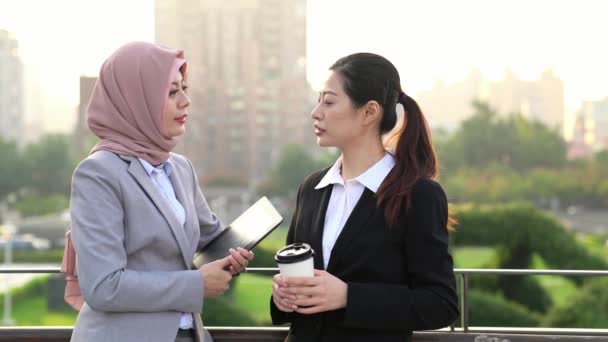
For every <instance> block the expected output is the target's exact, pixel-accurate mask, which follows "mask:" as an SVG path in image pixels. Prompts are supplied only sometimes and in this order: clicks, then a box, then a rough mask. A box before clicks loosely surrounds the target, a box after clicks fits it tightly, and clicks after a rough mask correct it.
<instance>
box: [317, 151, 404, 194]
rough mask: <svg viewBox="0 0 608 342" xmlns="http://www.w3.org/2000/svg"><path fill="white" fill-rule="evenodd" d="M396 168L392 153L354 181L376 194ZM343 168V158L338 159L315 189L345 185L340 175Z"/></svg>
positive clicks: (387, 154)
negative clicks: (331, 185) (332, 185)
mask: <svg viewBox="0 0 608 342" xmlns="http://www.w3.org/2000/svg"><path fill="white" fill-rule="evenodd" d="M394 166H395V157H393V155H392V154H391V153H386V154H385V155H384V157H382V159H380V160H379V161H377V162H376V163H375V164H374V165H372V167H370V168H369V169H367V170H366V171H365V172H363V173H362V174H360V175H359V176H358V177H356V178H355V179H354V180H356V181H357V182H359V183H361V184H362V185H363V186H365V187H366V188H368V189H370V190H371V191H373V192H374V193H375V192H377V191H378V188H380V184H382V182H383V181H384V178H386V176H387V175H388V173H389V172H390V171H391V170H392V169H393V167H394ZM341 167H342V157H340V158H338V160H336V162H335V163H334V165H333V166H332V167H331V168H330V169H329V170H328V171H327V173H326V174H325V176H323V178H322V179H321V181H320V182H319V184H317V186H316V187H315V189H322V188H324V187H326V186H328V185H330V184H342V185H343V184H344V178H342V175H341V174H340V169H341Z"/></svg>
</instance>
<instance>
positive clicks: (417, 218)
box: [270, 169, 458, 342]
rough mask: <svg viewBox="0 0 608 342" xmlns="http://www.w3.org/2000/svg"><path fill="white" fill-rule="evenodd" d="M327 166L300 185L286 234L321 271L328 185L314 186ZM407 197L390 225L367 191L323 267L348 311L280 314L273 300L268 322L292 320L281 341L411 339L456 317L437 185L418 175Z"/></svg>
mask: <svg viewBox="0 0 608 342" xmlns="http://www.w3.org/2000/svg"><path fill="white" fill-rule="evenodd" d="M328 170H329V169H325V170H322V171H319V172H316V173H314V174H312V175H310V176H308V177H307V178H306V179H305V180H304V182H303V183H302V185H301V186H300V190H299V192H298V198H297V204H296V211H295V213H294V216H293V219H292V221H291V226H290V228H289V233H288V234H287V244H291V243H294V242H306V243H308V244H310V245H311V246H312V248H313V249H314V251H315V253H316V254H315V258H314V263H315V268H316V269H323V255H322V253H323V249H322V248H321V245H322V241H323V238H322V237H323V226H324V224H325V213H326V211H327V206H328V204H329V198H330V196H331V192H332V189H333V185H329V186H327V187H325V188H322V189H318V190H315V186H316V185H317V184H318V183H319V182H320V180H321V179H322V178H323V176H324V175H325V174H326V173H327V171H328ZM411 199H412V202H411V204H412V206H411V209H410V210H408V211H407V213H405V215H402V218H401V219H400V221H399V223H398V224H397V225H396V226H394V227H392V228H390V229H389V228H388V226H387V224H386V222H385V219H384V210H383V209H382V208H378V207H377V206H376V196H375V194H374V192H373V191H371V190H369V189H367V188H366V189H365V191H364V192H363V194H362V195H361V198H360V200H359V202H358V203H357V204H356V206H355V208H354V209H353V212H352V214H351V215H350V217H349V218H348V220H347V221H346V224H345V225H344V228H343V230H342V232H341V233H340V235H339V237H338V239H337V240H336V243H335V245H334V247H333V250H332V252H331V257H330V260H329V264H328V266H327V272H329V273H331V274H333V275H334V276H336V277H338V278H340V279H341V280H342V281H344V282H346V283H347V284H348V296H347V305H346V308H345V309H341V310H335V311H328V312H323V313H319V314H313V315H303V314H298V313H285V312H282V311H280V310H279V309H278V308H277V307H276V306H275V305H274V303H273V301H272V299H271V300H270V309H271V316H272V322H273V324H284V323H288V322H291V328H290V330H289V335H288V337H287V339H286V341H290V342H293V341H297V342H302V341H379V342H380V341H410V340H411V336H412V331H413V330H426V329H438V328H442V327H445V326H448V325H450V324H451V323H452V322H453V321H454V320H455V319H456V317H457V316H458V305H457V295H456V281H455V278H454V269H453V264H452V257H451V256H450V254H449V253H448V232H447V218H448V216H447V215H448V208H447V199H446V195H445V193H444V192H443V189H442V188H441V186H440V185H439V184H438V183H437V182H435V181H433V180H431V179H428V178H423V179H420V180H419V181H418V182H417V183H416V184H415V186H414V188H413V190H412V197H411Z"/></svg>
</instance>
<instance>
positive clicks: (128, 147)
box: [87, 42, 186, 165]
mask: <svg viewBox="0 0 608 342" xmlns="http://www.w3.org/2000/svg"><path fill="white" fill-rule="evenodd" d="M178 70H179V71H180V72H181V73H182V77H183V78H184V80H185V79H186V61H185V60H184V53H183V51H181V50H174V49H169V48H165V47H160V46H158V45H154V44H151V43H146V42H133V43H129V44H126V45H124V46H122V47H121V48H119V49H118V50H116V52H114V53H113V54H112V55H111V56H110V57H109V58H108V59H107V60H106V61H105V62H104V64H103V66H102V67H101V71H100V72H99V79H98V80H97V83H96V84H95V89H93V94H92V96H91V101H90V102H89V107H88V110H87V116H88V125H89V129H90V130H91V131H92V132H93V133H94V134H95V135H96V136H98V137H99V138H100V139H101V141H100V142H99V143H98V144H97V145H95V147H93V150H91V153H93V152H95V151H98V150H107V151H112V152H115V153H119V154H124V155H129V156H134V157H139V158H142V159H144V160H146V161H148V162H149V163H150V164H152V165H159V164H161V163H163V162H164V161H166V160H167V159H168V158H169V152H170V151H171V150H172V149H173V148H174V147H175V145H176V144H177V139H175V138H171V137H169V136H168V134H167V129H166V127H165V125H164V113H165V101H166V99H167V97H168V94H169V89H170V86H171V82H172V81H173V79H174V78H175V74H176V73H177V72H178Z"/></svg>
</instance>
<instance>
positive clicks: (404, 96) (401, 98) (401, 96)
mask: <svg viewBox="0 0 608 342" xmlns="http://www.w3.org/2000/svg"><path fill="white" fill-rule="evenodd" d="M406 100H407V94H406V93H405V92H404V91H402V92H401V94H399V99H397V103H401V104H405V101H406Z"/></svg>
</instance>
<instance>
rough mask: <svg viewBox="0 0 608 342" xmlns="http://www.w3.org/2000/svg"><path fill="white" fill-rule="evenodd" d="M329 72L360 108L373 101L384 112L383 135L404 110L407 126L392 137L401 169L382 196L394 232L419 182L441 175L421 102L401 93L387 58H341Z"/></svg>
mask: <svg viewBox="0 0 608 342" xmlns="http://www.w3.org/2000/svg"><path fill="white" fill-rule="evenodd" d="M329 69H330V70H333V71H335V72H337V73H338V74H339V75H340V76H342V81H343V83H344V91H345V92H346V94H347V95H348V97H349V98H350V99H351V101H353V102H354V104H355V105H356V106H357V107H359V108H360V107H361V106H363V105H365V104H366V103H368V102H369V101H372V100H374V101H376V102H378V104H380V106H382V108H383V112H384V114H383V116H382V119H381V120H382V121H381V122H380V132H381V134H385V133H388V132H390V131H391V130H392V129H393V128H394V127H395V124H396V122H397V111H396V110H397V104H398V103H400V104H401V105H403V108H404V109H405V115H404V116H405V117H404V120H403V126H402V127H401V128H400V129H399V130H398V131H397V132H396V135H395V136H393V137H391V140H396V145H395V160H396V164H395V167H394V168H393V170H392V171H391V172H390V173H389V174H388V176H387V177H386V179H385V180H384V182H382V185H381V186H380V188H379V189H378V193H377V198H378V206H379V207H384V210H385V216H386V221H387V223H388V224H389V225H391V226H392V225H394V224H395V223H396V222H397V220H398V219H399V217H400V215H401V213H402V210H403V209H406V210H407V209H409V208H410V206H411V193H412V188H413V187H414V184H416V182H417V181H418V180H419V179H420V178H423V177H428V178H435V177H436V176H437V174H438V163H439V161H438V159H437V155H436V154H435V149H434V148H433V144H432V141H431V133H430V130H429V126H428V124H427V122H426V119H425V118H424V115H423V114H422V111H421V110H420V107H419V106H418V104H417V103H416V101H414V99H412V98H411V97H409V96H408V95H407V94H406V93H404V92H403V90H402V89H401V80H400V79H399V72H398V71H397V68H395V66H394V65H393V64H392V63H391V62H390V61H389V60H387V59H386V58H384V57H382V56H379V55H376V54H373V53H355V54H352V55H349V56H346V57H343V58H340V59H339V60H338V61H337V62H335V63H334V64H333V65H332V66H331V67H330V68H329ZM449 222H450V224H451V223H452V222H454V221H453V220H452V219H450V220H449ZM449 229H450V230H451V229H452V228H451V227H450V228H449Z"/></svg>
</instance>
